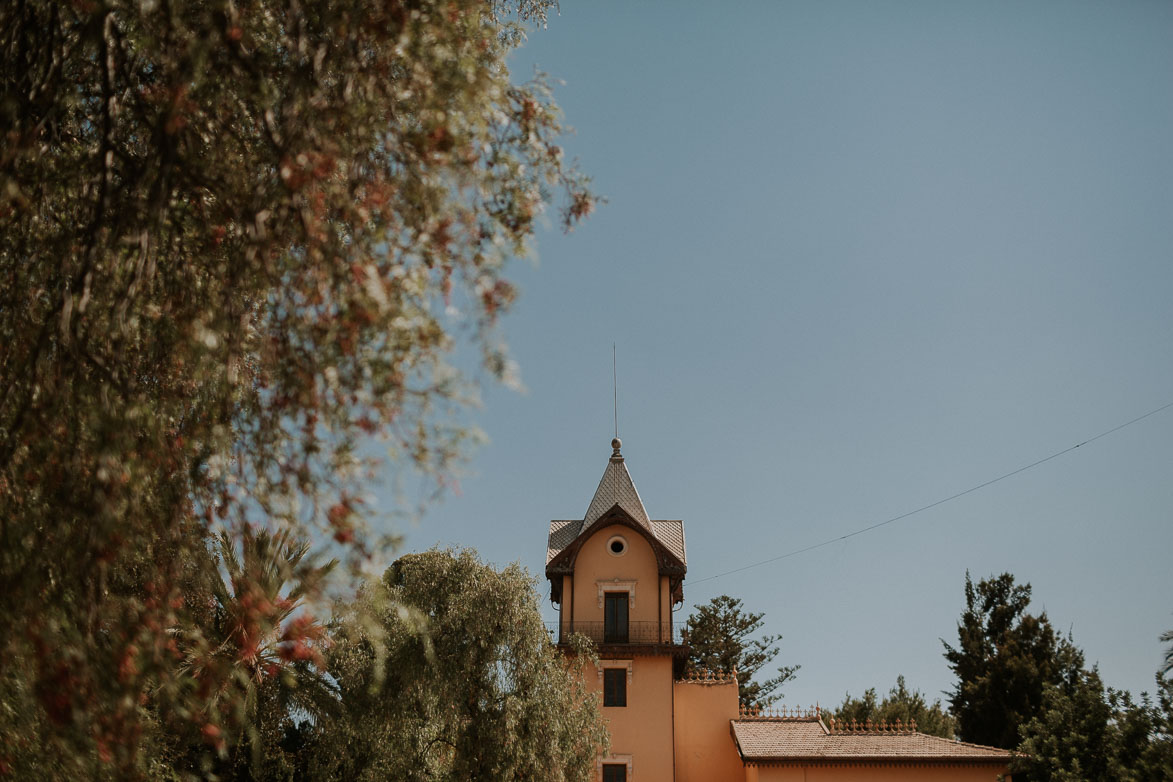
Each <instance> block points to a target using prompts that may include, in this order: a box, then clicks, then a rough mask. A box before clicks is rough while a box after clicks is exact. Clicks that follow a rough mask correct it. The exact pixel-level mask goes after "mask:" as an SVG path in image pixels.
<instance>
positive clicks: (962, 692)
mask: <svg viewBox="0 0 1173 782" xmlns="http://www.w3.org/2000/svg"><path fill="white" fill-rule="evenodd" d="M1030 595H1031V588H1030V584H1015V583H1014V576H1012V575H1011V574H1009V573H1003V574H1002V575H1000V576H997V577H996V578H990V579H983V580H982V581H980V582H979V583H978V584H977V585H975V584H974V583H973V581H972V580H971V579H970V576H969V574H968V573H966V575H965V606H966V607H965V612H964V613H963V614H962V617H961V621H960V622H959V623H958V625H957V635H958V645H957V647H956V648H955V647H953V646H950V645H949V644H948V643H945V642H944V641H942V643H944V646H945V659H946V660H948V661H949V667H950V668H952V669H953V672H954V673H955V674H956V675H957V684H956V685H955V686H954V689H953V692H952V693H951V694H950V698H949V700H950V705H951V707H952V712H953V714H954V715H955V716H956V718H957V732H958V735H959V737H960V738H961V739H962V740H963V741H972V742H975V743H978V744H987V745H991V746H995V747H1002V748H1004V749H1014V748H1015V747H1017V746H1018V743H1019V726H1021V725H1023V724H1025V723H1027V722H1029V721H1030V720H1031V719H1033V718H1034V717H1036V716H1038V715H1040V714H1041V713H1042V711H1043V709H1044V703H1043V695H1044V693H1045V692H1046V689H1047V687H1049V686H1054V685H1057V684H1059V683H1060V682H1061V681H1062V679H1063V676H1064V675H1065V674H1070V672H1073V671H1079V670H1080V669H1081V668H1082V666H1083V655H1082V653H1080V652H1079V650H1078V649H1076V648H1075V647H1074V645H1073V644H1071V643H1070V641H1069V640H1066V639H1062V638H1060V637H1059V636H1058V635H1057V634H1056V633H1055V631H1054V629H1053V628H1052V627H1051V623H1050V621H1049V620H1048V619H1047V616H1046V614H1045V613H1044V614H1040V615H1039V616H1034V615H1032V614H1029V613H1027V612H1026V609H1027V607H1028V606H1029V605H1030Z"/></svg>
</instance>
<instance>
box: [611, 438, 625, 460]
mask: <svg viewBox="0 0 1173 782" xmlns="http://www.w3.org/2000/svg"><path fill="white" fill-rule="evenodd" d="M622 447H623V441H622V440H620V439H619V438H618V437H616V438H615V439H614V440H612V441H611V451H612V453H611V456H612V457H616V456H622V455H623V454H621V453H619V449H620V448H622Z"/></svg>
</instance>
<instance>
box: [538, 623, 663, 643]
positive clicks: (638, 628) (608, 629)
mask: <svg viewBox="0 0 1173 782" xmlns="http://www.w3.org/2000/svg"><path fill="white" fill-rule="evenodd" d="M546 632H548V633H549V634H550V640H551V641H553V642H554V643H556V644H562V643H568V642H569V640H570V636H571V635H572V634H573V633H580V634H582V635H585V636H586V637H587V638H589V639H591V640H592V641H594V643H595V645H596V646H601V645H608V646H610V645H614V644H627V645H631V644H641V645H647V644H681V643H683V642H684V640H683V638H682V637H681V628H680V627H674V626H673V625H672V623H670V622H628V623H627V626H626V627H623V626H621V625H620V626H615V625H614V624H612V623H608V622H565V623H560V622H547V623H546Z"/></svg>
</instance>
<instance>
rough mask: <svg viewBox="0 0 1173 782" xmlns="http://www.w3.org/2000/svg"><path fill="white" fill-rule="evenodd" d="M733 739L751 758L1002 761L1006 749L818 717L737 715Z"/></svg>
mask: <svg viewBox="0 0 1173 782" xmlns="http://www.w3.org/2000/svg"><path fill="white" fill-rule="evenodd" d="M731 722H732V730H733V738H734V741H735V742H736V743H737V748H738V751H739V752H740V753H741V756H742V757H743V758H744V759H745V760H748V761H759V762H763V761H779V760H807V761H810V760H863V759H868V760H909V761H914V760H916V761H934V762H959V763H973V762H978V763H982V762H994V763H997V762H1002V763H1008V762H1009V761H1010V758H1011V753H1010V752H1007V751H1006V750H1004V749H996V748H994V747H983V746H981V745H979V744H967V743H965V742H961V741H952V740H950V739H943V738H940V737H938V736H928V735H926V734H924V733H915V732H912V731H903V732H888V731H858V732H845V733H830V732H828V731H827V729H826V727H825V726H824V725H823V723H822V722H820V721H819V720H817V719H785V718H783V719H748V720H732V721H731Z"/></svg>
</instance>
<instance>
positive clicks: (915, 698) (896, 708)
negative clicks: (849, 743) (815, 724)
mask: <svg viewBox="0 0 1173 782" xmlns="http://www.w3.org/2000/svg"><path fill="white" fill-rule="evenodd" d="M833 716H834V717H835V719H836V721H842V722H851V721H852V720H854V721H855V722H859V723H864V722H867V721H868V720H871V721H872V722H873V723H875V722H888V723H893V722H896V721H897V720H899V721H900V722H902V723H904V724H905V725H907V724H909V723H910V722H913V721H915V722H916V729H917V730H918V731H920V732H921V733H927V734H929V735H930V736H941V737H942V738H947V739H952V738H954V737H955V736H956V734H957V721H956V720H955V719H954V718H953V715H951V714H950V713H949V711H948V710H947V709H945V708H944V707H943V706H942V705H941V701H940V700H935V701H933V703H932V705H930V704H929V703H928V701H927V700H926V699H925V696H924V694H923V693H921V692H920V691H919V690H909V689H908V685H906V684H905V682H904V677H903V676H897V677H896V686H895V687H893V688H892V689H890V690H889V691H888V694H887V695H885V696H884V699H883V700H879V698H878V697H877V695H876V690H875V688H874V687H873V688H870V689H868V690H867V691H866V692H865V693H864V694H863V697H862V698H853V697H851V695H850V694H848V695H845V696H844V698H843V703H841V704H840V705H839V708H837V709H835V710H834V712H833Z"/></svg>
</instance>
